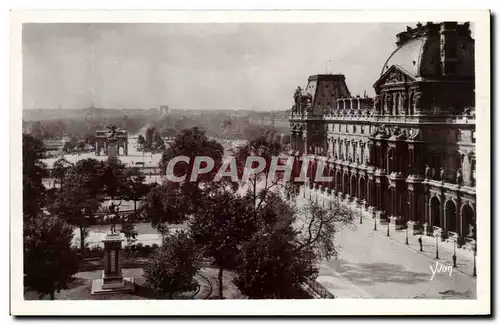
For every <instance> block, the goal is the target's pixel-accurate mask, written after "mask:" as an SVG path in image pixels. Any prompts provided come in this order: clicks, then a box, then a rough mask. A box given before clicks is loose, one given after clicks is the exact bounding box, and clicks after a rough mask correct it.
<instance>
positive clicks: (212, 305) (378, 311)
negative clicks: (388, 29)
mask: <svg viewBox="0 0 500 325" xmlns="http://www.w3.org/2000/svg"><path fill="white" fill-rule="evenodd" d="M444 20H448V21H470V22H471V23H473V24H474V28H475V40H476V44H475V47H476V116H477V118H476V121H477V142H476V152H477V155H476V157H477V187H476V190H477V204H476V206H477V218H478V236H477V237H478V248H479V251H478V254H477V266H478V277H477V297H478V298H477V300H420V299H411V300H406V299H391V300H386V299H335V300H331V301H329V300H300V301H293V300H265V301H264V300H223V301H217V300H204V301H168V302H167V301H155V300H152V301H151V300H148V301H52V302H47V301H24V300H23V294H22V292H23V290H22V274H23V271H22V270H23V266H22V253H21V252H22V250H21V247H22V213H21V211H22V204H21V193H22V188H21V187H22V185H21V184H22V182H21V179H22V178H21V173H22V168H21V164H20V163H19V162H20V161H22V157H21V148H22V146H21V117H22V109H21V107H22V65H21V62H22V56H21V53H22V52H21V24H22V23H23V22H40V23H41V22H130V23H138V22H156V23H160V22H183V23H193V22H220V23H223V22H273V23H277V22H281V23H286V22H295V23H297V22H301V23H307V22H359V23H362V22H408V21H423V22H426V21H444ZM325 41H333V40H325ZM332 46H333V45H332ZM10 59H11V61H10V63H11V75H10V77H11V80H10V86H11V98H10V125H11V134H10V135H11V142H10V146H11V147H10V149H11V161H10V162H11V166H10V167H11V173H10V174H11V180H10V185H11V187H10V189H11V313H12V314H13V315H408V314H427V315H428V314H434V315H447V314H469V315H470V314H488V313H490V299H491V297H490V284H491V278H490V277H491V275H490V259H489V257H490V243H491V238H490V216H491V214H490V175H491V173H490V167H491V166H490V105H491V103H490V17H489V12H488V11H485V10H482V11H480V10H473V11H450V10H448V11H411V12H410V11H354V10H348V11H347V10H346V11H331V10H328V11H196V12H194V11H147V10H121V11H118V10H116V11H75V10H63V11H14V12H11V57H10Z"/></svg>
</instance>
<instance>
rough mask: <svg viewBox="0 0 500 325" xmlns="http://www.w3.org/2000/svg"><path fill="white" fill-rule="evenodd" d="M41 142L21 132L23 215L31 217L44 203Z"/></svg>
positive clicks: (44, 175) (43, 171)
mask: <svg viewBox="0 0 500 325" xmlns="http://www.w3.org/2000/svg"><path fill="white" fill-rule="evenodd" d="M43 158H44V147H43V143H42V142H41V141H40V140H38V139H36V138H35V137H33V136H32V135H30V134H23V215H24V218H32V217H35V216H36V215H38V214H39V213H40V211H41V209H42V207H43V205H44V198H45V186H44V185H43V183H42V180H43V178H45V177H47V175H48V172H47V170H46V165H45V163H44V162H43V161H42V159H43Z"/></svg>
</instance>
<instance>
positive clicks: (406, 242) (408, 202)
mask: <svg viewBox="0 0 500 325" xmlns="http://www.w3.org/2000/svg"><path fill="white" fill-rule="evenodd" d="M406 204H408V210H406V211H407V214H406V215H408V213H409V211H410V201H406ZM405 233H406V238H405V239H406V241H405V244H406V245H409V243H408V221H407V222H406V232H405Z"/></svg>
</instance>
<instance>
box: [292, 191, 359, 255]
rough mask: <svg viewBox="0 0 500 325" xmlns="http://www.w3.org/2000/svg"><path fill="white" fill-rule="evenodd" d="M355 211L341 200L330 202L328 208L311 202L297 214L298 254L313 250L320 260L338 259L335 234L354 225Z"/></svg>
mask: <svg viewBox="0 0 500 325" xmlns="http://www.w3.org/2000/svg"><path fill="white" fill-rule="evenodd" d="M354 217H355V213H354V211H353V210H352V209H351V208H350V207H348V206H346V205H345V204H344V203H343V202H341V201H340V200H339V199H336V200H333V201H330V203H329V206H328V208H323V207H322V206H320V205H318V204H317V203H314V202H310V203H309V204H308V205H306V206H305V207H304V208H303V209H299V211H298V213H297V225H298V226H297V227H298V229H299V235H298V238H297V250H296V251H297V252H299V251H300V250H302V249H313V250H314V252H315V254H316V255H317V256H318V258H326V259H330V258H332V257H337V254H338V252H337V248H336V245H335V234H336V233H337V231H338V229H339V228H341V227H344V226H348V225H352V224H353V220H354Z"/></svg>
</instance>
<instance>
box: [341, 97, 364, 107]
mask: <svg viewBox="0 0 500 325" xmlns="http://www.w3.org/2000/svg"><path fill="white" fill-rule="evenodd" d="M353 103H356V105H357V107H354V105H353ZM337 109H361V98H340V99H337Z"/></svg>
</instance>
